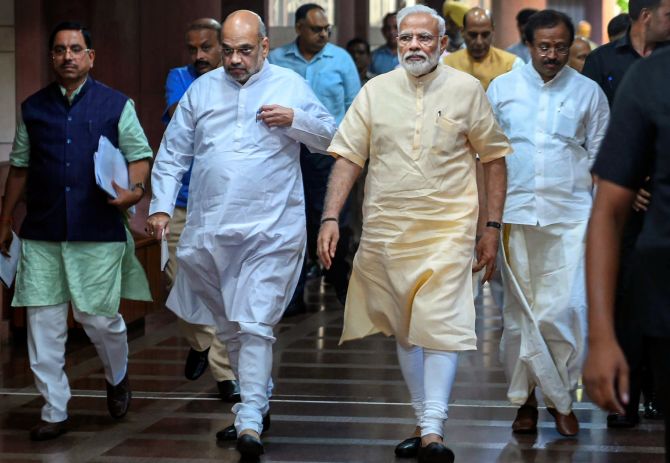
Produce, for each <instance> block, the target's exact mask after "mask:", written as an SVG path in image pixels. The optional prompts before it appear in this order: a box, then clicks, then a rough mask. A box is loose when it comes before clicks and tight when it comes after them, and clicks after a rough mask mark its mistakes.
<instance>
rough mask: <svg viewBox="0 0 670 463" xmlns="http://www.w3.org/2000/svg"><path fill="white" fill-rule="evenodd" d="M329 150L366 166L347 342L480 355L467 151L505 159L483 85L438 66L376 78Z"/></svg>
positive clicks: (471, 165) (473, 195)
mask: <svg viewBox="0 0 670 463" xmlns="http://www.w3.org/2000/svg"><path fill="white" fill-rule="evenodd" d="M328 151H329V152H331V153H332V154H333V155H334V156H343V157H345V158H347V159H349V160H350V161H352V162H355V163H356V164H358V165H359V166H361V167H362V166H363V165H364V164H365V162H366V160H368V159H369V167H368V169H369V170H368V175H367V178H366V182H365V198H364V203H363V234H362V237H361V243H360V247H359V249H358V252H357V253H356V256H355V258H354V265H353V270H352V274H351V279H350V280H349V291H348V295H347V302H346V307H345V320H344V331H343V333H342V341H348V340H351V339H356V338H361V337H364V336H368V335H371V334H375V333H378V332H382V333H384V334H386V335H395V336H396V338H397V339H398V341H399V342H401V343H403V344H406V345H407V344H411V345H417V346H421V347H425V348H430V349H438V350H452V351H460V350H473V349H475V348H476V336H475V329H474V328H475V310H474V302H473V295H472V256H473V249H474V245H475V228H476V221H477V213H478V203H477V185H476V181H475V155H474V153H475V152H476V153H479V156H480V158H481V160H482V162H489V161H492V160H495V159H498V158H500V157H502V156H504V155H506V154H508V153H509V152H510V151H511V149H510V145H509V142H508V140H507V138H506V137H505V135H504V134H503V132H502V130H501V129H500V127H499V126H498V125H497V124H496V122H495V120H494V118H493V115H492V112H491V108H490V106H489V103H488V100H487V98H486V95H485V94H484V91H483V90H482V87H481V85H480V84H479V81H478V80H476V79H474V78H473V77H471V76H469V75H467V74H465V73H462V72H460V71H456V70H455V69H451V68H449V67H446V66H443V65H441V64H440V65H438V67H437V69H436V70H435V71H433V72H432V73H430V74H428V75H426V76H423V77H421V78H415V77H413V76H411V75H410V74H408V73H407V72H406V71H405V70H404V69H396V70H394V71H391V72H389V73H386V74H383V75H381V76H378V77H375V78H373V79H372V80H370V81H369V82H368V83H367V84H366V85H365V87H363V89H362V90H361V92H360V93H359V94H358V96H357V97H356V100H355V101H354V103H353V104H352V106H351V108H350V109H349V111H348V112H347V115H346V116H345V118H344V120H343V121H342V124H341V125H340V128H339V130H338V132H337V134H336V135H335V138H334V139H333V142H332V144H331V145H330V147H329V148H328Z"/></svg>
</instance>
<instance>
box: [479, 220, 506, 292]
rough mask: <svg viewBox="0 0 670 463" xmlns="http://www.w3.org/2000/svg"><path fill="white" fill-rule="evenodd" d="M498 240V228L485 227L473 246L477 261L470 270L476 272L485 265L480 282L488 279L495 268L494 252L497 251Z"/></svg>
mask: <svg viewBox="0 0 670 463" xmlns="http://www.w3.org/2000/svg"><path fill="white" fill-rule="evenodd" d="M499 240H500V232H499V231H498V229H496V228H491V227H487V228H486V229H485V230H484V234H483V235H482V237H481V239H480V240H479V241H478V242H477V246H476V247H475V251H476V253H477V261H476V262H475V264H474V265H473V266H472V272H473V273H477V272H479V271H480V270H481V269H483V268H484V267H486V272H485V273H484V277H483V278H482V283H485V282H487V281H489V280H490V279H491V276H493V272H495V270H496V254H497V253H498V241H499Z"/></svg>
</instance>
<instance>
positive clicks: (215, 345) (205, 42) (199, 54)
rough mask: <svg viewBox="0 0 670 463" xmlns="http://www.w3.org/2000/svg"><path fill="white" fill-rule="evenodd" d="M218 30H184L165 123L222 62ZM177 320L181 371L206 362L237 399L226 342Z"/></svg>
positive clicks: (181, 202)
mask: <svg viewBox="0 0 670 463" xmlns="http://www.w3.org/2000/svg"><path fill="white" fill-rule="evenodd" d="M220 34H221V24H219V22H218V21H216V20H214V19H211V18H202V19H196V20H195V21H193V22H192V23H190V24H189V26H188V30H187V32H186V47H187V48H188V52H189V55H190V56H191V60H192V63H191V64H189V65H188V66H182V67H178V68H173V69H171V70H170V72H169V73H168V77H167V82H166V83H165V99H166V102H167V107H166V109H165V112H164V113H163V117H162V120H163V122H165V124H168V123H169V122H170V118H171V117H172V114H173V113H174V112H175V110H176V109H177V105H178V104H179V100H180V99H181V97H182V96H183V95H184V93H185V92H186V90H187V89H188V88H189V87H190V85H191V84H192V83H193V82H194V81H195V79H197V78H198V77H200V76H201V75H203V74H205V73H206V72H209V71H211V70H213V69H216V68H218V67H219V66H221V39H220ZM190 179H191V171H190V170H189V171H188V172H187V173H186V174H184V177H183V178H182V186H181V188H180V189H179V195H178V196H177V202H176V207H175V210H174V215H173V217H172V220H171V221H170V234H169V235H168V248H169V250H170V260H169V262H168V265H167V267H166V269H165V274H166V276H167V279H168V286H169V287H170V288H171V287H172V285H173V284H174V281H175V276H176V274H177V259H176V254H175V253H176V250H177V243H178V242H179V238H180V236H181V234H182V231H183V230H184V224H185V223H186V205H187V202H188V186H189V182H190ZM179 324H180V328H181V332H182V334H183V335H184V337H185V338H186V339H187V341H188V343H189V345H190V346H191V350H190V351H189V354H188V358H187V360H186V367H185V369H184V375H185V376H186V377H187V378H188V379H191V380H195V379H197V378H199V377H200V376H201V375H202V374H203V373H204V372H205V370H206V369H207V366H208V365H211V367H212V368H211V370H212V376H213V377H214V379H215V380H216V383H217V386H218V389H219V395H220V396H221V398H222V399H223V400H225V401H227V402H239V400H240V391H239V386H238V384H237V381H236V380H235V375H234V374H233V371H232V370H231V368H230V362H229V360H228V353H227V351H226V346H225V345H224V344H223V343H222V342H221V341H220V340H219V339H218V338H217V336H216V330H215V328H214V327H212V326H207V325H195V324H191V323H188V322H186V321H185V320H180V321H179Z"/></svg>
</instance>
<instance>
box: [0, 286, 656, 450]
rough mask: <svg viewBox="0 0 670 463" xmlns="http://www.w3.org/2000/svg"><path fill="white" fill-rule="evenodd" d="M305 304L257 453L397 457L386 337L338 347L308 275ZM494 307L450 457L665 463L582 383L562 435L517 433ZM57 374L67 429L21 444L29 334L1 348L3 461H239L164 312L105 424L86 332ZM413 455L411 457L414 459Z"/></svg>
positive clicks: (277, 372) (99, 378)
mask: <svg viewBox="0 0 670 463" xmlns="http://www.w3.org/2000/svg"><path fill="white" fill-rule="evenodd" d="M308 308H309V310H310V312H308V313H306V314H303V315H298V316H293V317H289V318H285V319H284V320H283V321H282V323H281V324H280V325H279V326H278V341H277V343H276V345H275V369H274V378H275V383H276V389H275V394H274V397H273V399H272V402H271V411H272V428H271V430H270V431H269V432H268V433H267V434H265V435H264V439H263V440H264V442H265V449H266V454H265V455H264V456H263V458H262V461H263V462H267V463H270V462H273V463H279V462H293V463H307V462H315V463H316V462H319V463H345V462H346V463H352V462H365V463H373V462H395V461H403V460H400V459H396V458H395V457H394V455H393V448H394V446H395V444H396V443H398V442H399V441H400V440H402V439H403V438H405V437H408V436H409V434H410V433H411V431H412V430H413V429H414V420H413V417H412V416H413V415H412V410H411V408H410V406H409V403H408V394H407V392H406V389H405V386H404V384H403V381H402V377H401V374H400V371H399V369H398V366H397V360H396V356H395V345H394V342H393V340H392V339H387V338H384V337H383V336H374V337H370V338H367V339H364V340H361V341H357V342H351V343H347V344H345V345H343V346H338V337H339V334H340V328H341V324H342V308H341V306H340V305H339V304H338V303H337V300H336V299H335V297H334V295H333V294H332V293H331V291H330V289H329V288H328V287H324V286H323V285H322V284H320V282H318V281H316V280H315V281H312V282H311V283H310V285H309V291H308ZM501 323H502V321H501V319H500V315H499V311H498V309H497V307H496V306H495V304H494V303H493V301H492V299H491V298H490V297H489V295H488V293H485V296H484V298H483V300H482V301H481V304H479V307H478V318H477V331H478V335H479V346H478V347H479V349H478V350H477V351H476V352H468V353H466V354H463V355H462V356H461V359H460V363H459V370H458V376H457V378H456V384H455V387H454V390H453V394H452V400H451V404H450V407H449V415H450V418H449V421H448V423H447V426H446V440H447V442H448V445H449V446H450V447H451V448H452V449H453V450H454V452H455V453H456V461H458V462H465V463H477V462H485V463H488V462H501V463H502V462H505V463H507V462H509V463H517V462H537V463H540V462H542V463H544V462H547V463H555V462H603V463H605V462H606V463H617V462H621V463H623V462H644V463H655V462H659V463H660V462H662V461H664V457H663V437H662V423H660V422H654V421H645V420H642V423H641V424H640V425H639V426H638V427H637V428H635V429H632V430H608V429H607V428H606V426H605V417H606V415H605V413H603V412H602V411H600V410H598V409H596V408H595V407H594V406H593V405H592V404H591V403H590V402H589V401H588V399H587V398H586V397H585V396H584V395H583V394H581V391H579V393H578V396H579V399H580V402H579V403H577V405H576V414H577V416H578V418H579V420H580V422H581V429H582V430H581V432H580V434H579V436H578V437H577V438H563V437H562V436H560V435H559V434H558V433H557V432H556V430H555V429H554V425H553V420H552V418H551V416H550V415H549V414H548V413H547V412H546V410H544V409H541V410H540V420H541V422H540V426H539V428H540V429H539V433H538V434H537V436H518V437H517V436H514V435H513V434H512V432H511V429H510V424H511V421H512V419H513V418H514V415H515V408H514V407H512V406H511V405H509V404H508V402H507V401H506V400H505V388H506V385H505V377H504V373H503V371H502V368H501V365H500V363H499V361H498V344H499V341H500V335H501ZM69 351H70V353H69V354H68V365H67V373H68V375H69V378H70V383H71V386H72V389H73V391H72V392H73V398H72V400H71V402H70V408H69V412H70V431H69V432H68V433H67V434H65V435H63V436H61V437H60V438H59V439H56V440H53V441H47V442H31V441H30V440H29V439H28V430H29V429H30V427H32V426H33V425H34V424H35V423H36V422H37V420H38V419H39V409H40V407H41V405H42V400H41V399H40V397H39V396H38V395H37V393H36V390H35V388H34V385H33V382H32V375H31V374H30V370H29V365H28V360H27V354H26V348H25V342H23V341H20V340H17V341H16V342H15V343H14V344H12V345H9V346H2V347H1V348H0V361H1V365H2V370H1V376H0V397H1V399H0V462H2V463H10V462H58V463H61V462H89V461H90V462H100V463H121V462H123V463H139V462H162V463H177V462H180V463H181V462H208V461H212V462H213V461H217V462H237V461H238V460H239V456H238V453H237V452H236V451H235V449H234V444H233V445H229V444H221V443H217V441H216V439H215V437H214V435H215V433H216V432H217V431H218V430H220V429H222V428H223V427H225V426H227V425H228V424H229V423H230V422H231V420H232V415H231V413H230V405H229V404H226V403H224V402H222V401H220V400H219V399H218V398H217V395H216V384H215V383H214V380H213V379H212V378H211V376H210V375H209V373H208V372H206V373H205V374H204V375H203V376H202V377H201V378H199V379H198V380H197V381H188V380H187V379H185V378H184V376H183V368H184V359H185V357H186V354H187V352H188V346H187V345H186V344H185V342H184V341H183V340H182V339H181V338H180V337H179V336H178V333H177V324H176V321H175V319H174V317H173V316H172V315H170V313H169V312H167V311H165V312H163V313H157V314H152V315H151V316H150V317H148V319H147V322H146V325H145V327H144V329H143V330H142V329H137V330H135V331H134V332H133V333H132V335H131V340H130V367H129V370H130V381H131V385H132V387H133V402H132V406H131V410H130V412H129V413H128V415H127V416H126V417H125V418H124V419H122V420H120V421H114V420H113V419H112V418H111V417H110V416H109V415H108V414H107V411H106V405H105V392H104V377H103V374H102V369H101V364H100V361H99V360H98V358H97V357H96V356H95V352H94V350H93V348H92V346H91V345H90V344H88V342H87V340H86V339H85V338H84V339H81V338H80V337H74V338H72V339H70V342H69ZM410 461H411V460H410Z"/></svg>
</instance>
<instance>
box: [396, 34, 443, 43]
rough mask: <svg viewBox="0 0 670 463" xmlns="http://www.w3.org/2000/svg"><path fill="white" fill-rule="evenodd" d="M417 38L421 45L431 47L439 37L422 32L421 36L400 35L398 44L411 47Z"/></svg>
mask: <svg viewBox="0 0 670 463" xmlns="http://www.w3.org/2000/svg"><path fill="white" fill-rule="evenodd" d="M414 37H416V39H417V40H418V41H419V43H420V44H421V45H424V46H426V45H430V44H432V43H433V42H434V41H435V39H436V38H438V37H437V36H435V35H433V34H429V33H427V32H422V33H421V34H416V35H415V34H400V35H398V43H399V44H400V45H409V44H410V43H412V40H413V39H414Z"/></svg>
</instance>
